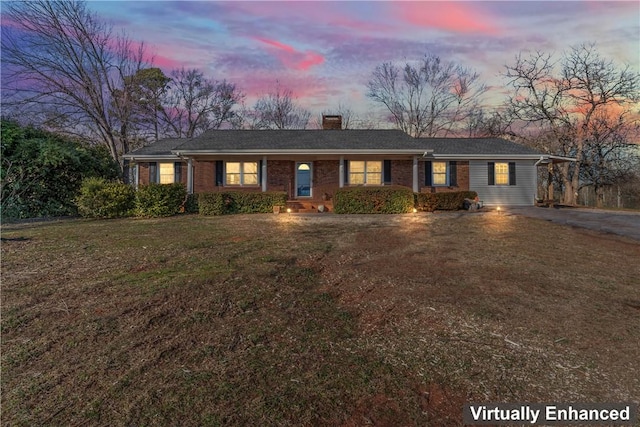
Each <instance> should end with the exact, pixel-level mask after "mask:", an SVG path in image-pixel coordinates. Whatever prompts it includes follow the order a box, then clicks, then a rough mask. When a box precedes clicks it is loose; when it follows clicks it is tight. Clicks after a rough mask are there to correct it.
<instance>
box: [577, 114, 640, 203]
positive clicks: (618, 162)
mask: <svg viewBox="0 0 640 427" xmlns="http://www.w3.org/2000/svg"><path fill="white" fill-rule="evenodd" d="M589 126H590V127H591V129H589V130H588V132H586V133H587V134H588V138H587V139H586V140H585V141H584V147H583V150H584V151H583V154H584V155H583V162H582V165H581V166H582V167H581V168H580V186H581V187H585V186H591V187H593V189H594V192H595V196H596V206H597V207H602V206H603V203H604V189H605V188H606V187H608V186H611V185H614V184H616V183H619V182H621V181H624V180H625V178H626V177H629V176H631V175H633V173H634V172H637V167H638V161H639V160H640V159H639V156H638V150H637V148H638V147H637V146H636V145H635V144H630V143H629V141H632V140H633V138H634V136H635V137H637V136H638V135H640V133H639V126H640V124H639V123H638V121H637V120H633V121H631V122H629V123H625V121H623V120H620V119H619V118H616V117H610V116H609V115H608V114H606V113H602V112H597V113H596V114H594V115H593V116H592V117H591V120H590V123H589Z"/></svg>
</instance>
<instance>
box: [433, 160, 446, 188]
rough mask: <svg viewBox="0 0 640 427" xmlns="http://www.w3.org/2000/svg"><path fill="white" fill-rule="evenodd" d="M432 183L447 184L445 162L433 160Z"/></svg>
mask: <svg viewBox="0 0 640 427" xmlns="http://www.w3.org/2000/svg"><path fill="white" fill-rule="evenodd" d="M432 167H433V185H447V162H433V165H432Z"/></svg>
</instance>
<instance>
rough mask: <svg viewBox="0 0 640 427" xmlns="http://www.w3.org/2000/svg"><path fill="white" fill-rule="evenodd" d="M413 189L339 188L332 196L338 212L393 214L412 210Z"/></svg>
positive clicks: (392, 187)
mask: <svg viewBox="0 0 640 427" xmlns="http://www.w3.org/2000/svg"><path fill="white" fill-rule="evenodd" d="M413 207H414V195H413V191H411V189H410V188H407V187H399V186H389V187H350V188H341V189H339V190H338V191H336V193H335V194H334V196H333V210H334V211H335V213H338V214H378V213H381V214H395V213H408V212H411V211H412V210H413Z"/></svg>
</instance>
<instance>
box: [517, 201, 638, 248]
mask: <svg viewBox="0 0 640 427" xmlns="http://www.w3.org/2000/svg"><path fill="white" fill-rule="evenodd" d="M505 212H508V213H511V214H515V215H524V216H528V217H531V218H540V219H544V220H547V221H551V222H555V223H558V224H566V225H571V226H574V227H581V228H587V229H590V230H596V231H602V232H605V233H613V234H618V235H621V236H626V237H630V238H632V239H635V240H639V241H640V212H633V211H609V210H604V209H587V208H569V207H562V208H540V207H533V206H531V207H514V208H508V209H506V210H505Z"/></svg>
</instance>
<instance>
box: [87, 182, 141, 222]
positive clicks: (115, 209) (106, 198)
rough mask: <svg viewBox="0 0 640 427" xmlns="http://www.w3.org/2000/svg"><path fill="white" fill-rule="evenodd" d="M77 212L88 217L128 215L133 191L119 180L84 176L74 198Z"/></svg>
mask: <svg viewBox="0 0 640 427" xmlns="http://www.w3.org/2000/svg"><path fill="white" fill-rule="evenodd" d="M75 203H76V206H77V208H78V213H80V215H82V216H84V217H89V218H117V217H123V216H130V215H131V213H132V211H133V208H134V205H135V192H134V190H133V188H131V186H129V185H127V184H123V183H121V182H109V181H107V180H105V179H104V178H85V179H84V180H83V181H82V184H81V186H80V195H79V196H78V197H77V198H76V200H75Z"/></svg>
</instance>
